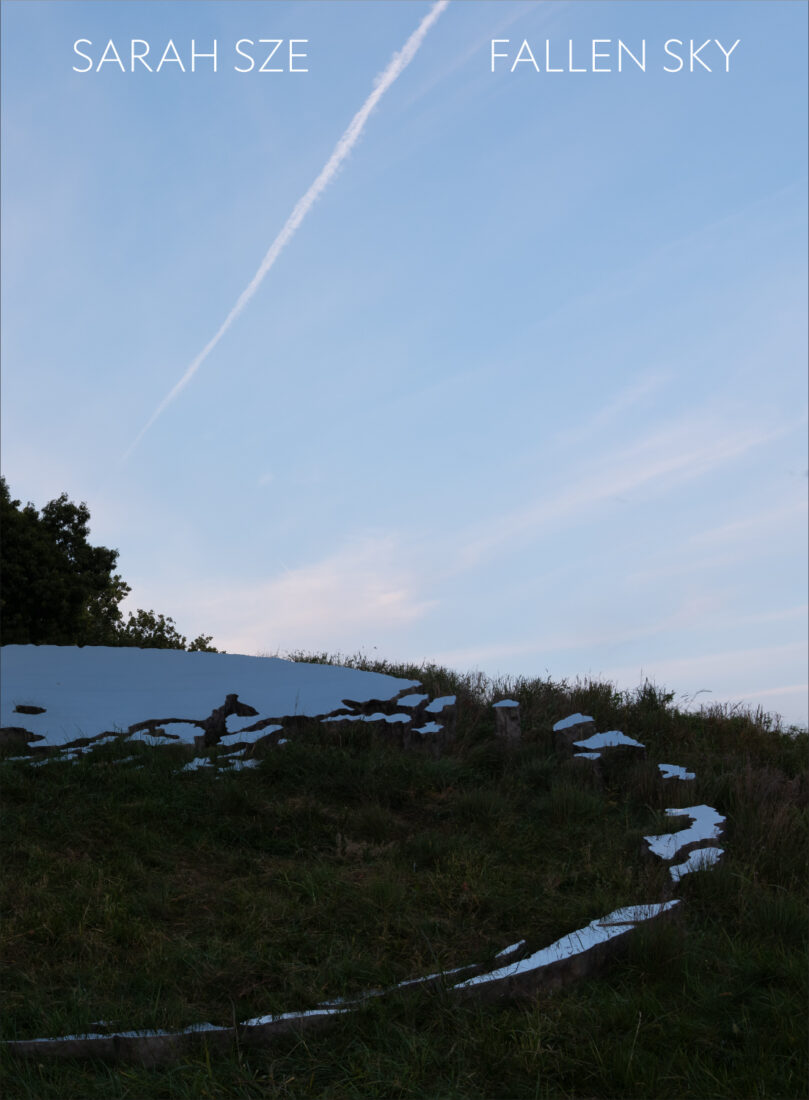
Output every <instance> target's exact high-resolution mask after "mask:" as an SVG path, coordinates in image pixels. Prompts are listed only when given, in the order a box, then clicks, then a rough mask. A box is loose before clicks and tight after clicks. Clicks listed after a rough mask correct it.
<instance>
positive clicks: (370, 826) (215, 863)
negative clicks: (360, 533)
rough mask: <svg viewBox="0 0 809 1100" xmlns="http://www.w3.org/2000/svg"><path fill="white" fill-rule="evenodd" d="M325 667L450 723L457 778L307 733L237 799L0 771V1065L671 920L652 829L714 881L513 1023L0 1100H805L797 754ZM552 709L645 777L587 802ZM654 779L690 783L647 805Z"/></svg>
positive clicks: (688, 717) (600, 790)
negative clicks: (374, 684)
mask: <svg viewBox="0 0 809 1100" xmlns="http://www.w3.org/2000/svg"><path fill="white" fill-rule="evenodd" d="M298 657H299V659H302V660H304V659H305V660H307V661H310V662H311V661H313V660H317V661H324V662H326V661H330V660H331V659H330V658H329V657H328V656H326V655H321V656H319V657H313V656H312V655H304V654H300V655H298ZM339 663H341V664H353V665H354V666H357V667H363V668H367V669H370V670H372V671H379V672H386V673H390V674H392V675H397V676H402V677H408V678H412V679H418V680H420V681H421V682H422V683H423V685H424V687H425V690H427V691H429V692H430V693H431V694H432V695H434V696H437V695H445V694H455V695H457V697H458V703H457V716H458V717H457V721H458V730H457V733H458V737H457V742H456V744H455V746H454V748H453V749H452V751H451V752H450V753H448V754H447V755H445V756H443V757H441V758H438V759H435V758H433V757H432V756H430V755H428V754H425V753H419V752H412V753H403V752H402V751H401V750H399V749H396V748H394V747H393V746H392V745H390V744H388V743H386V742H385V741H383V740H380V739H379V738H378V737H377V736H376V734H375V733H374V732H373V731H372V730H371V729H369V727H368V725H367V724H365V725H363V724H362V723H356V724H353V723H342V724H341V727H340V729H339V730H336V731H335V730H334V729H332V728H327V727H325V726H323V725H322V724H320V723H317V722H312V723H311V724H310V725H307V726H305V727H304V728H302V729H301V730H300V732H299V733H297V734H296V735H295V737H294V738H290V740H289V741H288V743H287V744H285V745H283V746H280V747H277V748H274V749H273V750H272V751H270V752H268V754H267V755H266V756H265V757H264V759H263V760H262V762H261V764H260V765H259V766H258V767H255V768H251V769H246V770H244V771H240V772H239V773H237V774H233V773H230V774H228V773H226V772H223V773H222V774H218V773H217V771H215V770H212V769H201V770H197V771H194V772H184V773H181V772H180V769H181V768H182V766H183V764H184V762H185V761H186V759H187V756H184V755H183V750H182V748H181V747H180V746H167V747H165V748H161V749H159V750H156V749H153V748H149V747H147V746H145V745H134V746H133V745H128V746H126V747H124V746H116V745H111V744H108V745H104V746H101V747H99V748H97V749H96V750H95V752H94V753H93V755H92V756H89V755H88V756H86V757H82V758H80V759H79V760H78V761H76V762H70V763H68V762H60V761H49V762H48V763H46V764H44V765H42V766H40V767H31V766H30V765H28V764H26V763H22V762H19V761H14V762H10V763H5V764H3V766H2V769H0V775H1V776H2V813H3V822H2V829H3V832H2V835H3V837H4V839H5V859H4V873H3V879H2V889H3V894H2V906H3V909H2V912H3V921H2V933H1V934H0V937H1V938H0V942H2V947H3V950H2V960H3V973H2V978H1V979H0V988H2V990H3V1001H4V1009H3V1013H2V1036H0V1037H2V1038H3V1039H6V1040H7V1039H27V1038H35V1037H43V1036H58V1035H64V1034H76V1033H81V1032H85V1031H88V1030H90V1031H91V1030H97V1028H96V1026H95V1025H96V1022H97V1021H99V1020H103V1021H106V1022H107V1023H108V1024H110V1025H111V1026H113V1027H126V1028H167V1029H172V1028H182V1027H186V1026H188V1025H189V1024H194V1023H199V1022H202V1021H207V1022H210V1023H213V1024H216V1025H223V1026H232V1025H233V1023H234V1021H242V1020H245V1019H247V1018H251V1017H255V1016H258V1015H261V1014H266V1013H281V1012H288V1011H290V1010H297V1009H301V1010H304V1009H308V1008H310V1007H313V1006H314V1005H316V1004H318V1003H320V1002H322V1001H324V1000H326V999H335V998H338V997H345V998H351V997H353V996H357V995H360V994H362V993H363V992H367V991H368V990H371V989H379V988H388V987H390V986H393V985H396V984H397V983H399V982H402V981H405V980H406V979H409V978H415V977H418V976H420V975H424V974H427V973H432V972H436V971H440V970H447V969H451V968H453V967H459V966H464V965H466V964H469V963H484V962H491V961H492V960H493V959H494V956H495V954H496V953H497V952H498V951H500V950H501V949H502V948H504V947H505V946H507V945H508V944H511V943H514V942H515V941H517V940H519V939H525V940H526V941H527V943H528V945H529V947H531V948H539V947H542V946H544V945H546V944H549V943H551V942H552V941H553V940H555V939H557V938H559V937H560V936H563V935H565V934H567V933H569V932H571V931H573V930H575V929H576V928H580V927H583V926H584V925H586V924H587V923H588V922H589V921H591V920H592V919H594V918H596V917H598V916H600V915H602V914H605V913H608V912H609V911H610V910H612V909H615V908H618V907H620V906H622V905H629V904H638V903H643V902H655V901H661V900H663V898H664V897H667V896H672V885H671V881H670V877H669V875H668V869H667V867H666V866H665V864H663V863H662V862H661V861H660V860H656V859H654V858H652V857H650V856H649V855H648V854H646V853H645V849H646V845H645V844H644V841H643V837H644V835H648V834H652V833H661V832H669V831H672V828H673V827H672V824H671V819H670V818H666V817H665V815H664V810H665V809H666V808H667V807H674V806H685V805H693V804H697V803H707V804H708V805H710V806H713V807H715V808H716V809H717V810H718V811H719V812H720V813H722V814H724V815H725V816H726V817H727V823H726V827H725V834H724V837H723V840H722V847H723V848H724V850H725V854H724V856H723V857H722V860H721V862H720V863H719V865H718V866H717V867H715V868H713V869H710V870H705V871H699V872H696V873H692V874H689V875H686V876H685V877H684V879H683V881H682V883H680V884H679V885H678V886H677V888H676V891H675V894H674V896H676V897H679V898H681V899H682V900H683V904H682V905H681V906H679V907H678V918H677V920H676V921H673V922H670V923H666V924H661V925H660V926H659V927H658V926H654V927H653V926H650V927H649V928H648V929H641V930H639V931H638V932H637V933H635V935H634V938H633V939H632V940H631V942H630V945H629V948H628V951H627V953H626V955H625V956H624V957H623V958H622V959H621V960H620V961H618V962H616V963H615V964H614V965H613V966H612V967H610V968H609V969H608V970H607V971H605V972H604V973H603V974H601V975H600V976H598V977H595V978H589V979H586V980H583V981H581V982H579V983H576V984H573V985H570V986H568V987H567V988H565V989H563V990H560V991H558V992H556V993H554V994H552V995H543V996H541V997H539V998H538V999H536V1000H535V1001H533V1002H513V1003H498V1004H482V1003H478V1002H476V1001H474V1000H469V999H463V1000H461V999H459V998H457V997H454V996H452V995H450V993H449V992H448V989H447V988H446V987H444V986H442V985H441V984H439V985H438V986H437V987H433V988H430V989H429V990H428V989H420V990H419V989H416V990H409V991H408V990H402V991H400V992H397V993H395V994H393V995H389V996H386V997H379V998H370V999H368V1000H367V1002H364V1003H363V1005H362V1006H361V1007H360V1008H359V1009H358V1010H357V1011H356V1012H354V1013H352V1014H349V1015H347V1016H345V1017H342V1018H336V1019H334V1020H333V1021H331V1022H330V1023H329V1025H328V1026H327V1027H326V1028H324V1029H322V1030H318V1031H317V1032H311V1033H309V1032H307V1033H305V1034H304V1033H300V1034H291V1035H289V1036H286V1037H283V1038H279V1039H278V1040H277V1041H276V1043H275V1045H274V1046H273V1048H272V1049H270V1050H267V1051H255V1050H246V1049H238V1048H237V1049H235V1050H234V1051H233V1053H232V1055H229V1056H222V1055H220V1054H212V1053H211V1052H210V1051H206V1050H205V1048H204V1046H201V1047H200V1050H199V1052H198V1053H197V1054H195V1055H193V1056H189V1057H187V1058H185V1059H184V1060H183V1061H181V1062H180V1063H179V1064H177V1065H173V1066H165V1067H156V1068H152V1069H146V1068H143V1067H140V1066H136V1065H105V1064H103V1063H100V1062H79V1061H73V1062H64V1063H54V1062H51V1061H49V1060H46V1059H43V1060H41V1061H38V1060H37V1059H18V1058H12V1057H10V1056H9V1055H8V1052H7V1051H3V1052H2V1082H3V1091H4V1095H5V1096H6V1097H7V1098H9V1100H10V1098H12V1097H14V1098H16V1097H20V1098H22V1097H30V1098H32V1100H34V1098H36V1100H45V1098H49V1097H54V1098H56V1097H58V1098H60V1100H63V1098H65V1097H77V1098H82V1100H83V1098H85V1097H87V1098H91V1097H92V1098H95V1097H98V1098H102V1097H103V1098H104V1100H108V1098H118V1097H121V1098H123V1097H131V1098H134V1100H146V1098H151V1097H155V1098H156V1097H188V1098H190V1097H217V1098H219V1097H234V1098H236V1097H239V1098H241V1097H279V1098H280V1097H284V1098H287V1097H289V1098H292V1097H313V1096H316V1097H339V1098H343V1097H352V1096H356V1097H360V1096H362V1097H385V1098H388V1097H397V1098H398V1097H431V1098H432V1097H436V1098H437V1097H447V1098H449V1097H457V1098H467V1097H487V1098H488V1097H503V1098H510V1097H581V1098H585V1097H587V1098H590V1097H642V1098H645V1100H649V1098H657V1097H660V1098H663V1097H671V1098H678V1100H679V1098H682V1097H695V1098H705V1097H730V1098H734V1100H738V1098H741V1097H773V1098H774V1097H784V1098H786V1097H802V1096H804V1095H805V1094H806V1092H807V1086H808V1085H809V1080H808V1078H807V1043H806V1004H807V976H806V975H807V969H806V957H807V953H806V939H807V920H806V851H807V834H808V833H809V782H808V781H807V750H808V749H809V736H807V733H806V732H805V731H798V730H795V729H791V730H783V729H781V728H780V727H779V726H778V725H777V723H775V722H774V721H773V720H771V719H770V718H768V716H766V715H764V714H762V713H761V712H758V713H755V714H751V713H749V712H745V711H741V710H737V711H734V710H733V709H728V708H724V709H722V708H714V709H705V708H704V709H702V710H701V711H699V712H695V713H684V712H683V711H681V710H678V709H677V707H675V706H674V705H673V696H672V695H670V694H666V693H664V692H662V691H661V690H659V689H658V688H656V687H654V686H653V685H650V684H646V685H644V687H643V688H642V689H640V690H639V691H637V692H635V693H632V694H630V695H627V694H626V693H620V692H617V691H616V690H615V689H614V688H613V687H612V686H611V685H609V684H600V683H592V682H585V683H575V684H568V683H561V684H559V683H552V682H550V681H546V680H526V679H516V680H511V681H503V682H498V683H491V682H488V681H487V680H486V679H485V678H483V677H482V676H476V675H468V676H459V675H457V674H455V673H453V672H451V671H449V670H446V669H442V668H437V667H432V666H423V667H413V666H401V665H393V664H390V663H389V662H384V661H382V662H379V661H377V662H372V661H367V660H364V659H353V660H348V661H347V660H346V659H345V658H339ZM505 696H510V697H511V698H513V699H516V700H518V701H519V703H520V713H521V717H522V729H523V739H522V743H521V745H520V746H519V747H518V748H516V749H513V750H508V749H507V748H506V747H504V746H503V745H502V744H501V743H500V742H499V741H497V739H496V738H495V736H494V713H493V711H492V706H491V704H492V703H493V702H494V701H496V700H497V699H501V698H504V697H505ZM575 711H580V712H582V713H585V714H588V715H592V717H593V718H594V719H595V721H596V727H597V729H599V730H607V729H620V730H622V731H623V732H624V733H626V734H627V735H629V736H630V737H633V738H635V739H637V740H638V741H641V742H643V744H644V745H646V747H647V758H646V759H636V758H632V760H630V761H629V762H628V763H626V762H624V763H621V764H619V765H616V766H615V767H613V768H609V767H608V768H606V769H605V772H604V777H603V780H599V777H598V775H597V774H596V772H595V770H594V769H592V768H589V767H588V765H587V762H583V761H570V760H563V759H561V758H560V757H558V756H557V755H556V754H555V752H554V747H553V737H552V732H551V731H552V726H553V724H554V722H556V721H558V720H559V719H561V718H564V717H565V716H567V715H568V714H570V713H572V712H575ZM212 752H213V755H214V757H216V755H217V750H212ZM6 755H9V754H6ZM125 758H131V759H125ZM622 759H623V758H622ZM658 762H666V763H674V764H680V765H685V766H686V767H687V768H688V769H689V770H690V771H693V772H695V773H696V779H695V780H694V781H693V782H688V783H683V782H680V781H677V780H662V779H661V778H660V773H659V771H658V769H657V763H658Z"/></svg>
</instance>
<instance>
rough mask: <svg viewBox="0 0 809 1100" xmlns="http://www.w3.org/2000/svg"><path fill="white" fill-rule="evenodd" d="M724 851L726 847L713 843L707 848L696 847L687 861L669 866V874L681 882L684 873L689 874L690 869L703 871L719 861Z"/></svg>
mask: <svg viewBox="0 0 809 1100" xmlns="http://www.w3.org/2000/svg"><path fill="white" fill-rule="evenodd" d="M724 851H725V849H724V848H714V847H712V846H711V845H709V846H708V847H707V848H695V849H694V851H693V852H691V854H690V855H689V857H688V859H687V860H685V862H683V863H677V864H675V865H674V866H673V867H669V874H670V875H671V877H672V879H673V880H674V881H675V882H679V881H680V879H681V878H682V877H683V875H686V874H688V872H689V871H703V870H705V868H707V867H712V866H713V865H714V864H715V863H718V861H719V857H720V856H722V855H724Z"/></svg>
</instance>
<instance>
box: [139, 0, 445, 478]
mask: <svg viewBox="0 0 809 1100" xmlns="http://www.w3.org/2000/svg"><path fill="white" fill-rule="evenodd" d="M448 4H449V0H436V3H435V4H433V6H432V7H431V8H430V10H429V12H428V13H427V14H426V15H425V17H424V18H423V19H422V21H421V22H420V23H419V25H418V27H417V28H416V29H415V31H414V32H413V33H412V34H411V36H410V37H409V38H408V40H407V42H405V44H404V46H403V47H402V49H401V50H400V51H399V52H398V53H395V54H394V55H393V57H392V58H391V60H390V62H389V64H388V66H387V68H386V69H385V70H384V71H383V72H382V73H381V75H380V76H378V77H377V79H376V81H375V82H374V88H373V91H372V92H371V94H370V95H369V96H368V98H367V99H366V100H365V102H364V103H363V105H362V107H360V109H359V111H357V113H356V114H355V115H354V117H353V118H352V120H351V122H350V123H349V125H348V128H347V129H346V131H345V132H344V134H343V135H342V137H341V138H340V140H339V141H338V142H337V144H336V145H335V147H334V150H333V152H332V154H331V156H330V157H329V159H328V160H327V161H326V164H325V165H324V167H323V168H322V169H321V171H320V174H319V175H318V176H317V178H316V179H315V181H314V183H313V184H312V185H311V187H310V188H309V190H308V191H306V193H305V194H304V195H303V196H302V197H301V198H300V199H299V200H298V202H297V203H296V204H295V207H294V209H293V211H292V213H291V214H290V215H289V217H288V218H287V220H286V223H285V224H284V227H283V228H282V230H281V232H280V233H279V234H278V236H277V237H276V238H275V240H274V241H273V243H272V244H271V245H270V248H269V250H268V251H267V254H266V255H265V257H264V259H263V260H262V261H261V265H260V267H259V269H258V271H257V272H256V273H255V275H254V276H253V278H252V279H251V281H250V283H249V284H248V285H247V287H245V289H244V290H243V291H242V293H241V295H240V296H239V298H238V300H237V302H236V304H235V305H234V307H233V309H231V311H230V313H229V314H228V315H227V317H226V318H225V320H224V321H223V322H222V324H221V325H220V327H219V329H218V330H217V332H216V334H215V335H214V336H213V337H212V339H211V340H209V341H208V343H207V344H206V345H205V347H204V348H203V349H202V351H201V352H200V353H199V355H197V357H196V358H195V359H194V360H193V361H192V362H191V364H190V365H189V366H188V368H187V369H186V371H185V373H184V374H183V375H182V377H181V378H180V380H179V381H178V382H177V383H176V385H174V386H173V387H172V389H170V390H169V392H168V393H167V394H166V396H165V397H164V398H163V400H162V401H161V402H160V404H159V405H158V406H157V408H156V409H155V411H154V412H153V413H152V415H151V416H150V417H149V419H148V420H147V422H146V423H145V424H144V426H143V427H142V428H141V430H140V432H138V434H137V436H136V437H135V439H134V440H133V441H132V443H131V444H130V445H129V447H128V448H127V450H126V451H125V453H124V455H123V459H122V461H126V459H127V458H129V456H130V455H131V454H132V452H133V451H134V450H135V448H136V447H137V445H138V444H139V443H140V441H141V439H143V437H144V435H146V433H147V432H148V430H149V429H150V428H151V426H152V425H153V424H154V422H155V421H156V420H157V418H158V417H159V416H160V415H161V414H162V413H164V412H165V410H166V409H167V408H168V406H169V405H170V404H171V403H172V401H174V399H175V398H176V397H178V396H179V394H180V393H182V391H183V390H184V389H185V387H186V386H187V385H188V383H189V382H190V381H191V379H192V378H193V377H194V375H195V374H196V373H197V371H198V370H199V368H200V367H201V366H202V364H203V363H204V362H205V360H206V359H207V358H208V356H209V355H210V354H211V352H212V351H213V349H214V348H215V347H216V345H217V344H218V343H219V341H220V340H221V339H222V337H223V336H224V335H225V333H226V332H227V331H228V329H229V328H230V326H231V325H232V324H233V322H234V321H235V320H236V318H237V317H238V316H239V315H240V314H241V313H242V311H243V310H244V309H245V307H246V306H247V304H248V303H249V301H250V300H251V298H252V297H253V295H254V294H255V293H256V291H257V290H258V288H259V287H260V286H261V284H262V282H263V281H264V277H265V276H266V274H267V272H268V271H269V270H270V268H271V267H272V266H273V264H274V263H275V261H276V260H277V259H278V257H279V256H280V255H281V253H282V252H283V250H284V248H286V246H287V245H288V244H289V242H290V240H291V239H292V237H293V236H294V235H295V232H296V231H297V229H298V227H299V226H300V224H301V222H302V221H303V219H304V218H305V217H306V215H307V214H308V213H309V211H310V210H311V209H312V207H313V206H314V204H315V203H316V202H317V200H318V199H319V198H320V196H321V194H322V193H323V191H324V190H325V189H326V187H328V185H329V184H330V183H331V181H332V180H333V179H334V177H335V176H336V175H337V173H338V171H339V170H340V167H341V166H342V164H343V162H344V161H345V159H346V157H347V156H348V155H349V153H350V152H351V150H352V149H353V148H354V146H355V145H356V144H357V142H358V141H359V139H360V136H361V134H362V131H363V130H364V129H365V124H366V122H367V121H368V119H369V117H370V115H371V112H372V111H373V110H374V108H375V107H376V106H377V104H378V103H379V101H380V99H381V98H382V96H383V95H384V94H385V92H386V91H387V90H388V89H389V88H390V87H391V85H392V84H393V83H394V81H395V80H396V79H397V78H398V77H399V76H400V75H401V74H402V73H403V72H404V70H405V69H406V68H407V66H408V65H409V64H410V62H411V61H412V60H413V58H414V57H415V56H416V53H417V52H418V49H419V47H420V46H421V44H422V42H423V41H424V38H425V36H426V35H427V33H428V31H429V30H430V28H431V27H432V25H433V24H434V23H435V21H436V19H438V17H439V15H440V14H441V12H442V11H443V10H444V9H445V8H446V7H447V5H448Z"/></svg>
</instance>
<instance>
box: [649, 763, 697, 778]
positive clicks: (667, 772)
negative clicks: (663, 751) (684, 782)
mask: <svg viewBox="0 0 809 1100" xmlns="http://www.w3.org/2000/svg"><path fill="white" fill-rule="evenodd" d="M657 766H658V768H659V769H660V772H661V774H662V776H663V778H664V779H696V775H695V773H694V772H688V771H686V770H685V768H683V767H681V766H680V765H679V764H658V765H657Z"/></svg>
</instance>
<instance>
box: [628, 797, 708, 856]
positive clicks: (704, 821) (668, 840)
mask: <svg viewBox="0 0 809 1100" xmlns="http://www.w3.org/2000/svg"><path fill="white" fill-rule="evenodd" d="M666 814H667V815H668V816H669V817H672V816H682V815H687V816H688V817H690V818H691V819H692V824H691V825H689V827H688V828H687V829H683V830H681V831H680V832H679V833H662V834H661V835H660V836H645V837H644V838H643V839H644V840H645V841H646V843H647V844H648V845H649V851H650V852H653V853H654V855H656V856H660V858H661V859H666V860H668V859H674V857H675V856H676V855H677V853H678V852H679V851H681V850H682V849H683V848H686V847H688V846H689V845H691V844H699V843H701V842H704V841H707V840H716V839H717V838H718V837H720V836H721V835H722V826H723V824H724V822H725V818H724V817H723V816H722V814H720V813H717V812H716V810H715V809H714V808H713V807H712V806H705V805H701V806H684V807H681V808H678V809H669V810H666Z"/></svg>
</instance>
